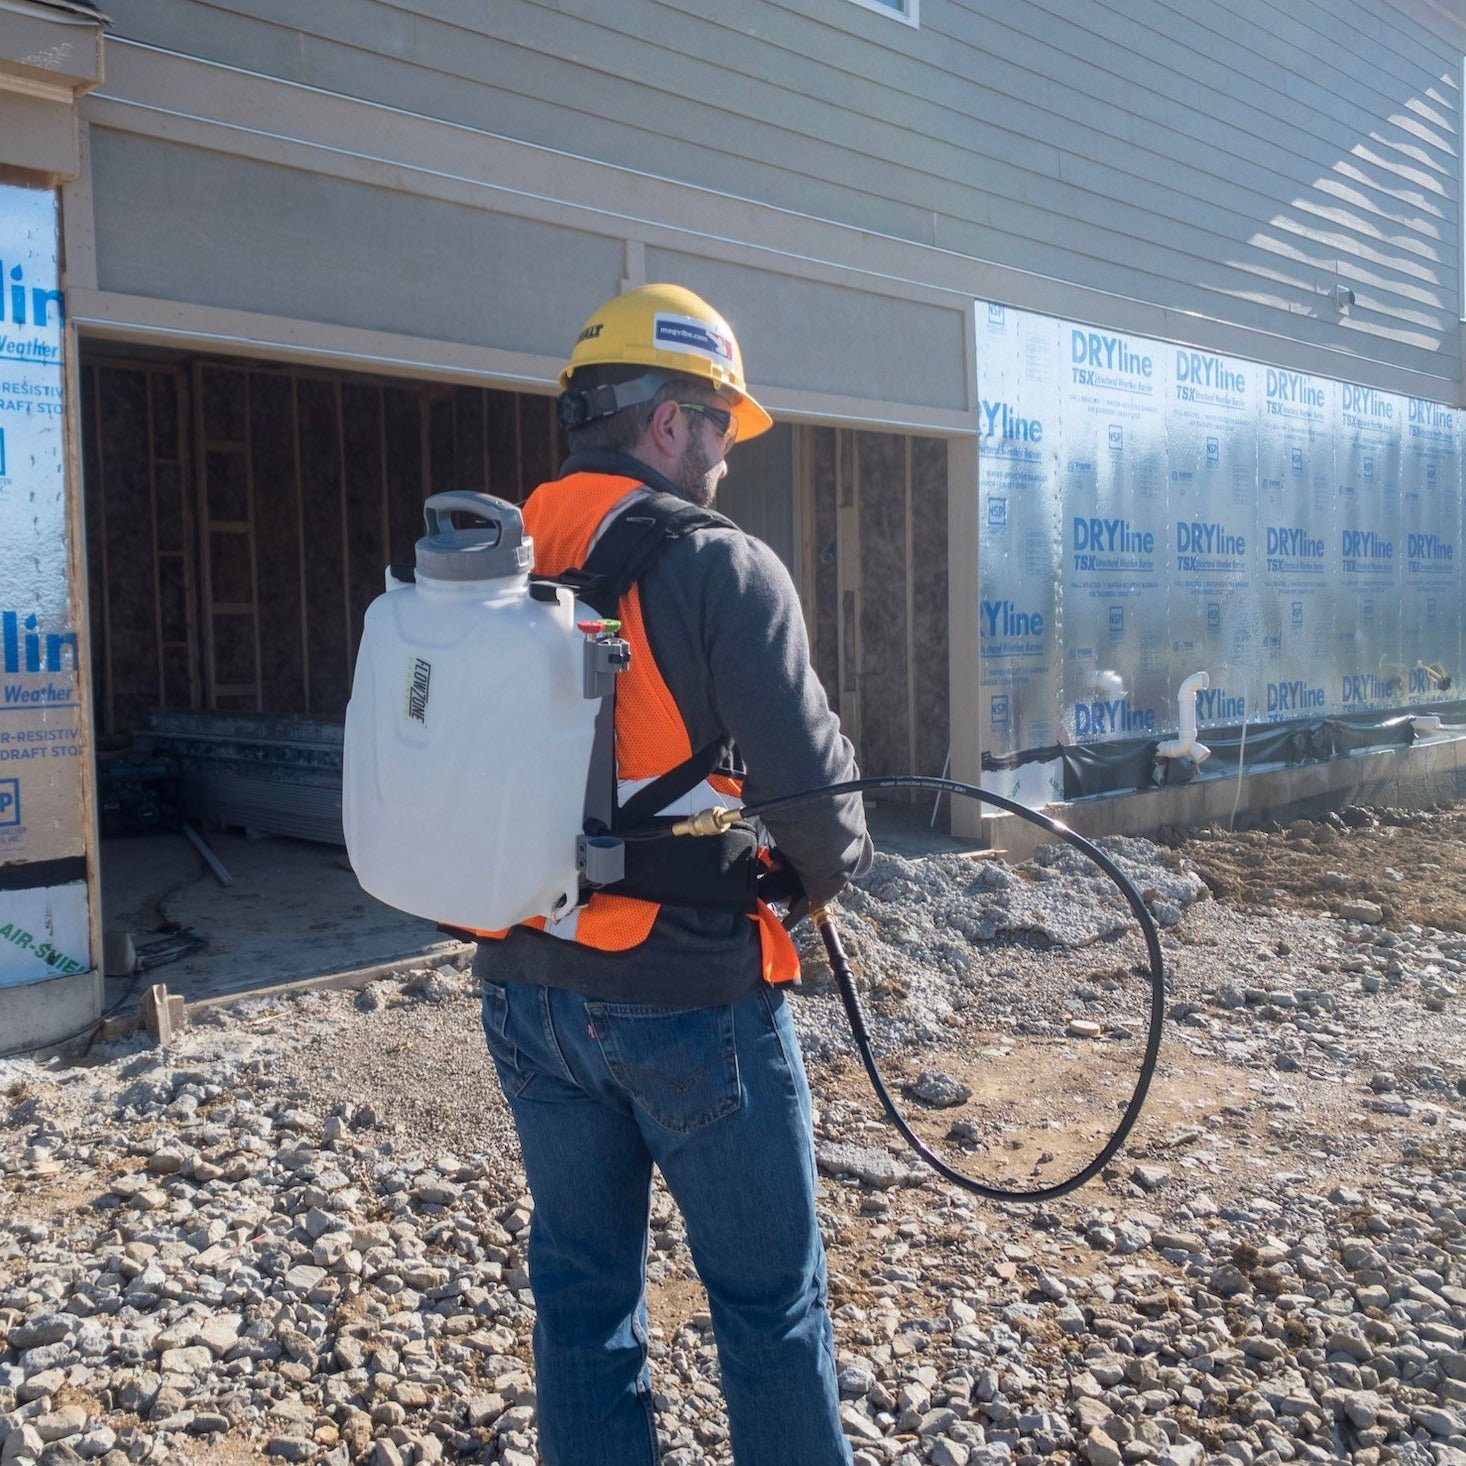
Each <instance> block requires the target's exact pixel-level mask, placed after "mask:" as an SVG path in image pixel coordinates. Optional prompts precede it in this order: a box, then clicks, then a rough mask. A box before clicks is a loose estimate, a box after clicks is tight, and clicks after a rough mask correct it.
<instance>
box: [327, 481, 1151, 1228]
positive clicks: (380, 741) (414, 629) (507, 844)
mask: <svg viewBox="0 0 1466 1466" xmlns="http://www.w3.org/2000/svg"><path fill="white" fill-rule="evenodd" d="M661 498H666V499H670V496H653V500H652V501H647V500H643V501H641V502H640V503H638V506H637V513H638V516H640V522H642V523H643V524H646V525H650V526H651V528H650V530H649V532H648V533H645V534H642V535H641V537H640V539H639V540H638V543H637V557H638V558H637V565H636V567H635V573H636V574H640V573H641V572H643V571H644V570H645V569H646V567H647V565H648V564H650V563H651V561H652V560H653V559H654V558H655V555H656V553H658V552H659V549H660V548H661V547H664V545H665V544H666V543H669V542H670V537H671V536H672V535H673V534H674V533H676V534H680V533H683V532H685V527H683V528H668V529H667V532H666V537H665V538H659V529H658V524H659V520H658V514H659V513H660V514H661V515H662V520H663V521H665V524H666V525H667V526H672V525H673V524H674V521H677V520H678V519H679V518H680V519H681V520H682V521H683V522H684V525H685V522H686V511H687V510H688V509H689V508H690V506H687V505H682V504H681V503H680V501H674V502H673V503H671V504H669V505H667V506H665V508H664V509H661V510H659V507H658V505H657V504H656V503H655V500H657V499H661ZM454 510H460V511H463V512H466V513H471V514H474V515H476V516H478V517H479V518H480V519H482V520H483V521H485V523H484V524H483V525H480V526H474V527H473V528H469V529H456V528H454V527H453V524H452V521H451V518H450V515H451V513H452V512H453V511H454ZM696 512H698V513H701V512H702V511H696ZM423 513H424V519H425V521H426V527H427V533H426V535H425V536H424V537H423V538H422V539H421V540H419V541H418V544H417V557H416V563H415V566H409V567H395V566H394V567H389V569H388V571H387V594H385V595H382V596H379V597H377V599H376V600H375V601H373V602H372V604H371V605H370V606H369V607H368V608H367V613H366V621H365V625H364V628H363V632H362V641H361V648H360V650H359V652H358V654H357V664H356V674H355V678H354V681H353V684H352V693H351V702H350V704H349V705H348V707H347V711H346V728H345V745H344V757H343V771H342V823H343V826H344V829H345V834H346V848H347V854H348V856H349V857H350V860H351V864H352V867H353V869H354V870H355V872H356V875H357V879H358V880H359V881H360V883H361V885H362V887H363V889H364V890H366V891H368V892H369V893H370V894H371V895H373V896H375V897H377V898H378V899H379V900H381V901H384V902H386V903H387V904H388V905H389V906H395V907H397V908H398V909H399V910H402V911H408V912H411V913H412V914H414V915H417V916H424V917H428V918H429V919H431V920H433V921H436V922H440V923H442V924H444V925H448V926H455V927H461V928H467V929H469V930H475V931H493V930H499V929H501V928H504V927H509V926H513V925H515V924H516V923H518V922H522V921H525V920H527V919H529V918H530V917H532V916H544V917H548V918H550V919H554V920H559V919H562V918H564V917H565V916H567V915H568V914H569V913H570V912H571V911H572V910H573V909H575V907H576V906H578V905H580V904H582V903H583V902H584V901H585V900H586V899H588V896H589V893H590V892H591V891H593V890H595V889H597V888H599V887H603V886H613V885H615V884H616V883H617V882H618V881H620V880H622V878H623V874H624V870H625V864H624V855H625V851H626V847H627V846H632V847H636V846H639V845H640V846H644V845H646V844H647V843H648V842H652V841H658V842H660V841H666V840H676V839H681V838H685V837H689V836H692V837H697V836H721V835H723V834H724V833H725V832H727V831H729V830H731V829H732V828H733V826H734V825H736V824H740V823H743V822H746V821H748V820H751V819H755V818H758V817H759V816H762V815H764V814H767V813H769V812H771V811H773V810H775V809H785V808H789V807H791V806H793V805H796V804H801V803H805V802H807V801H809V800H813V799H826V798H832V797H835V796H838V795H843V794H856V793H863V792H866V791H871V790H880V789H926V790H933V791H940V792H943V793H947V794H951V795H962V796H965V797H967V798H971V799H977V800H980V801H982V802H983V803H986V804H991V805H994V806H996V807H997V808H999V809H1003V810H1007V811H1008V812H1009V813H1010V814H1014V815H1017V816H1018V817H1019V818H1021V819H1025V820H1028V821H1029V822H1030V823H1032V824H1036V825H1038V826H1040V827H1041V828H1042V829H1044V830H1046V831H1047V832H1048V833H1049V834H1050V835H1052V836H1053V837H1054V838H1055V839H1057V840H1060V841H1063V842H1064V843H1066V844H1069V845H1072V846H1074V847H1075V848H1076V849H1077V850H1079V851H1080V852H1081V853H1082V854H1083V855H1084V856H1085V857H1087V858H1088V859H1089V860H1091V861H1093V862H1094V863H1095V864H1096V865H1098V866H1099V867H1100V869H1101V870H1103V871H1104V873H1105V874H1106V875H1107V876H1108V877H1109V878H1110V880H1111V881H1112V882H1114V884H1115V885H1116V886H1117V887H1118V888H1119V890H1120V893H1121V894H1122V895H1123V896H1124V898H1125V901H1126V903H1127V904H1128V905H1129V907H1130V910H1131V912H1132V913H1133V914H1134V916H1135V919H1136V921H1137V922H1138V923H1139V926H1140V929H1141V932H1142V934H1143V936H1144V939H1145V945H1146V950H1147V953H1148V956H1149V978H1150V1016H1149V1024H1148V1029H1147V1036H1146V1044H1145V1051H1144V1055H1143V1057H1142V1060H1141V1064H1140V1070H1139V1073H1138V1075H1137V1078H1136V1084H1135V1088H1134V1090H1133V1092H1132V1093H1131V1096H1130V1100H1129V1102H1128V1103H1127V1105H1126V1107H1125V1110H1124V1113H1123V1114H1122V1116H1121V1118H1120V1123H1119V1124H1118V1125H1117V1126H1116V1127H1115V1129H1114V1131H1113V1132H1112V1134H1111V1135H1110V1137H1109V1139H1108V1140H1107V1141H1106V1142H1105V1144H1104V1146H1103V1148H1102V1149H1101V1150H1100V1151H1099V1153H1098V1154H1097V1155H1096V1156H1095V1157H1094V1159H1093V1160H1091V1161H1090V1162H1089V1164H1088V1165H1086V1166H1085V1167H1084V1168H1083V1169H1082V1170H1080V1171H1077V1172H1076V1173H1075V1174H1074V1175H1072V1176H1070V1177H1069V1178H1068V1179H1066V1180H1064V1181H1061V1182H1058V1183H1056V1184H1054V1185H1050V1186H1043V1187H1038V1188H1036V1189H1033V1190H1028V1191H1016V1190H1009V1189H1004V1188H1001V1187H996V1186H989V1185H986V1184H984V1183H983V1182H980V1181H977V1180H975V1179H973V1178H972V1177H970V1176H967V1175H964V1174H963V1173H962V1172H960V1171H958V1170H956V1169H955V1168H954V1167H952V1166H950V1165H948V1164H947V1163H946V1162H945V1161H943V1160H942V1159H941V1158H940V1157H939V1156H937V1155H936V1154H935V1153H934V1152H933V1151H932V1150H931V1149H930V1147H928V1146H927V1145H926V1144H925V1143H924V1142H923V1141H922V1140H921V1139H920V1137H919V1136H917V1135H916V1134H915V1133H914V1132H913V1130H912V1129H911V1127H910V1125H909V1124H908V1123H907V1122H906V1120H905V1118H904V1117H903V1116H902V1115H901V1113H900V1111H899V1109H898V1108H897V1106H896V1103H895V1101H894V1100H893V1099H892V1098H891V1095H890V1092H889V1090H888V1089H887V1088H886V1085H885V1084H884V1082H883V1081H882V1079H881V1076H880V1072H879V1070H878V1069H877V1066H876V1061H875V1055H874V1052H873V1050H872V1047H871V1041H870V1032H869V1029H868V1027H867V1025H866V1021H865V1014H864V1011H863V1009H862V1007H861V1003H860V998H859V995H858V993H857V991H856V987H855V977H854V974H853V972H852V970H851V966H850V960H849V958H848V957H847V955H846V953H845V950H844V948H843V946H842V945H841V942H840V934H839V930H838V927H837V924H836V920H835V913H834V911H833V909H832V907H830V906H822V907H818V908H816V909H815V910H813V911H811V912H810V913H809V914H810V916H811V918H812V919H813V921H814V923H815V926H816V928H817V929H818V931H819V933H820V937H821V939H822V940H823V942H824V945H825V950H826V952H827V953H828V955H829V959H830V966H831V968H832V969H833V971H834V974H835V980H836V983H837V985H838V987H839V990H840V997H841V1000H842V1002H843V1003H844V1006H845V1012H846V1015H847V1016H848V1018H849V1020H850V1027H851V1031H852V1033H853V1034H854V1037H855V1043H856V1047H857V1048H858V1049H859V1051H860V1057H861V1062H862V1063H863V1065H864V1067H865V1071H866V1074H867V1075H868V1076H869V1078H870V1082H871V1084H872V1086H873V1088H874V1089H875V1092H876V1095H877V1097H878V1098H879V1100H880V1102H881V1105H882V1107H883V1109H884V1110H885V1112H886V1114H887V1116H888V1117H889V1118H890V1120H891V1122H892V1123H893V1124H894V1125H895V1126H896V1128H897V1130H898V1131H899V1132H900V1133H901V1135H902V1136H903V1137H904V1138H905V1140H906V1142H907V1143H908V1144H909V1145H910V1146H911V1147H912V1149H913V1150H915V1152H916V1153H917V1155H919V1156H920V1157H921V1158H922V1160H924V1161H925V1162H926V1163H927V1164H928V1165H929V1166H931V1167H932V1168H933V1169H934V1170H936V1171H937V1172H938V1173H939V1174H940V1175H942V1176H943V1177H945V1178H946V1179H947V1180H948V1181H950V1182H952V1183H953V1184H954V1185H956V1186H960V1187H961V1188H963V1189H964V1190H966V1191H970V1192H972V1193H973V1194H975V1195H977V1196H982V1197H986V1198H987V1199H989V1200H993V1201H1026V1202H1046V1201H1052V1200H1055V1199H1056V1198H1058V1197H1061V1196H1065V1195H1067V1194H1068V1193H1069V1192H1071V1191H1074V1190H1075V1189H1076V1188H1078V1187H1080V1186H1083V1185H1084V1184H1085V1182H1087V1181H1089V1180H1091V1179H1092V1178H1093V1177H1094V1176H1096V1175H1097V1174H1098V1173H1099V1172H1100V1171H1101V1170H1102V1169H1103V1168H1104V1167H1105V1166H1106V1165H1108V1164H1109V1162H1110V1160H1111V1159H1112V1158H1113V1157H1114V1156H1115V1154H1116V1153H1117V1152H1118V1151H1119V1149H1120V1147H1121V1146H1122V1145H1123V1144H1124V1143H1125V1139H1126V1137H1127V1136H1128V1135H1129V1133H1130V1131H1131V1129H1132V1128H1133V1126H1134V1124H1135V1122H1136V1120H1137V1119H1139V1117H1140V1111H1141V1108H1142V1106H1143V1105H1144V1103H1145V1098H1146V1094H1147V1092H1148V1091H1149V1088H1150V1083H1151V1079H1152V1077H1153V1075H1154V1073H1155V1066H1156V1059H1157V1057H1158V1055H1159V1052H1160V1042H1161V1026H1162V1020H1163V1018H1164V1013H1165V965H1164V962H1163V959H1162V956H1161V946H1160V939H1159V937H1158V936H1157V933H1156V927H1155V922H1154V920H1153V919H1152V917H1151V914H1150V912H1149V911H1148V910H1147V908H1146V905H1145V902H1144V900H1143V899H1142V897H1141V895H1140V893H1139V892H1138V891H1137V890H1136V889H1135V886H1134V884H1133V883H1132V882H1131V881H1130V880H1129V878H1128V877H1127V876H1126V875H1125V874H1124V872H1123V871H1122V870H1120V868H1119V867H1118V866H1117V865H1116V864H1115V863H1114V861H1112V860H1111V859H1110V858H1109V857H1108V856H1107V855H1106V854H1105V853H1104V851H1102V850H1100V849H1099V848H1098V847H1097V846H1095V845H1094V844H1092V843H1091V842H1090V841H1088V840H1086V839H1085V838H1084V837H1083V836H1081V835H1078V834H1076V833H1075V832H1074V831H1073V830H1071V829H1070V828H1069V827H1068V826H1067V825H1064V824H1062V823H1060V821H1058V820H1056V819H1053V818H1051V817H1050V816H1049V815H1046V814H1044V813H1042V812H1041V811H1038V810H1033V809H1029V808H1027V807H1026V806H1024V805H1021V804H1018V803H1016V802H1015V801H1013V800H1011V799H1008V798H1005V797H1004V796H1003V795H1000V794H993V793H990V792H989V791H987V790H985V789H981V788H979V787H978V786H977V785H974V784H964V783H961V782H959V781H957V780H955V779H936V778H928V777H925V776H919V775H893V776H888V777H882V778H869V779H854V780H850V781H848V782H845V783H841V784H831V785H828V786H826V787H824V788H819V789H808V790H803V791H800V792H799V793H795V794H786V795H783V796H781V797H780V798H777V799H769V800H765V801H764V802H762V803H760V804H750V805H745V806H743V807H740V808H732V809H724V808H719V807H714V808H712V809H706V810H703V811H702V812H701V813H698V814H696V815H692V816H690V817H688V818H686V819H679V820H676V821H668V820H666V819H662V820H658V821H655V822H651V823H638V822H634V821H633V822H632V823H630V825H629V827H627V828H617V829H615V830H614V831H612V832H611V833H610V834H606V833H604V830H603V826H600V825H597V826H596V829H597V833H595V834H588V833H586V831H585V828H584V826H585V823H586V821H585V815H586V810H587V808H588V807H592V806H593V803H594V798H595V796H594V790H595V786H596V784H597V782H598V780H599V779H600V777H601V776H602V775H606V776H609V774H608V770H609V763H608V761H607V758H606V753H605V750H606V749H608V748H609V738H610V728H611V718H612V710H613V705H614V700H613V698H612V696H611V694H612V693H613V691H614V688H615V680H616V677H617V675H618V674H619V673H620V672H622V671H624V670H625V668H626V667H627V666H628V665H629V660H630V656H629V652H630V649H629V647H628V645H627V643H626V642H624V641H622V640H621V639H620V638H619V637H618V636H617V635H616V632H617V631H618V630H619V627H618V626H617V625H616V624H615V623H614V622H613V621H608V620H607V619H606V616H605V615H603V614H601V613H599V612H598V611H597V610H596V609H595V608H594V606H591V605H586V604H584V603H583V602H582V601H581V600H580V599H578V598H577V590H579V591H580V592H583V593H585V594H587V595H591V596H592V597H593V598H594V599H596V600H602V602H603V604H604V603H605V602H604V598H603V597H602V596H600V595H596V594H595V592H594V590H591V589H587V588H586V587H585V586H583V585H582V586H579V587H576V588H572V587H571V586H570V585H565V584H558V583H554V582H547V581H543V580H540V581H534V580H532V579H531V575H530V569H531V565H532V563H533V545H532V543H531V541H530V540H529V539H528V538H527V537H526V536H525V535H524V533H523V520H522V517H521V515H520V512H519V510H518V508H517V507H516V506H515V505H513V504H509V503H507V502H506V501H504V500H501V499H495V498H492V497H491V496H490V495H488V494H477V493H448V494H435V495H433V496H432V497H431V498H430V499H428V500H427V502H426V504H425V505H424V510H423ZM705 517H706V516H705ZM624 578H625V577H624V576H623V577H622V579H624ZM633 578H634V577H633ZM598 745H599V748H600V753H599V754H598V752H597V749H598ZM445 856H446V857H447V858H446V859H445ZM802 914H803V913H802V908H801V907H800V906H795V907H794V908H792V909H791V918H790V922H791V924H792V922H793V920H794V919H796V918H797V917H798V916H799V915H802Z"/></svg>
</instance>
